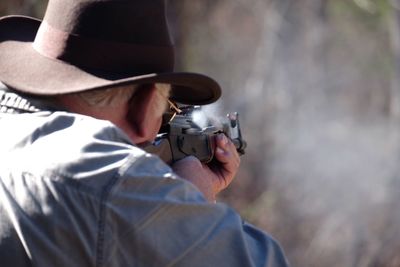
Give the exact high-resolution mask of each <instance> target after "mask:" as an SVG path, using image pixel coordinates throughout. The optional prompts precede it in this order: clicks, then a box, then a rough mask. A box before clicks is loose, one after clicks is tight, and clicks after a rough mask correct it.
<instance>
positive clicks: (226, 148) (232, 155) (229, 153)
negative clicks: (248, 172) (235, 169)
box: [215, 134, 240, 163]
mask: <svg viewBox="0 0 400 267" xmlns="http://www.w3.org/2000/svg"><path fill="white" fill-rule="evenodd" d="M216 144H217V146H216V150H215V153H216V158H217V159H218V161H220V162H221V163H227V162H228V161H231V160H234V161H235V162H239V161H240V157H239V154H238V153H237V151H236V147H235V145H234V144H233V142H232V141H231V140H230V139H229V138H228V137H226V136H225V135H224V134H219V135H218V136H217V138H216Z"/></svg>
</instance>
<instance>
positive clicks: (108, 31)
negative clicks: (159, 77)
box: [33, 0, 174, 79]
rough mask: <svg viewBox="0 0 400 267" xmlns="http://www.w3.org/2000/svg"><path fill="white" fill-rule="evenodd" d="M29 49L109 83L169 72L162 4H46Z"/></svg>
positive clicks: (126, 0) (115, 0) (125, 0)
mask: <svg viewBox="0 0 400 267" xmlns="http://www.w3.org/2000/svg"><path fill="white" fill-rule="evenodd" d="M61 14H62V15H61ZM33 46H34V48H35V49H36V51H37V52H39V53H40V54H42V55H43V56H46V57H48V58H53V59H59V60H62V61H64V62H68V63H69V64H72V65H74V66H77V67H80V68H83V69H86V70H87V71H91V72H92V73H94V72H93V71H105V72H108V73H109V74H110V75H111V76H109V78H111V79H113V77H114V78H115V79H119V78H121V77H122V76H121V75H123V76H125V75H145V74H150V73H162V72H171V71H173V68H174V51H173V46H172V42H171V38H170V35H169V31H168V25H167V19H166V14H165V3H164V1H163V0H151V1H148V0H50V2H49V5H48V8H47V10H46V14H45V18H44V20H43V22H42V23H41V25H40V28H39V30H38V32H37V35H36V38H35V42H34V45H33Z"/></svg>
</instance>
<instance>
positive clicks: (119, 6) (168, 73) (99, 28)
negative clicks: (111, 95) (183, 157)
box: [0, 0, 221, 105]
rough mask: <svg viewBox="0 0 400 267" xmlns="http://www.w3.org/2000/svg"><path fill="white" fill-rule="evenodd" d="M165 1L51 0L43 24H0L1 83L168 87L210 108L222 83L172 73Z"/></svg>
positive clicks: (29, 89) (40, 90)
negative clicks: (153, 84)
mask: <svg viewBox="0 0 400 267" xmlns="http://www.w3.org/2000/svg"><path fill="white" fill-rule="evenodd" d="M173 68H174V48H173V44H172V42H171V38H170V35H169V31H168V25H167V20H166V14H165V2H164V0H102V1H99V0H49V3H48V7H47V10H46V14H45V17H44V19H43V21H40V20H37V19H34V18H31V17H25V16H7V17H3V18H0V81H2V82H3V83H4V84H6V85H8V86H9V87H11V88H13V89H15V90H17V91H20V92H24V93H29V94H34V95H58V94H66V93H74V92H81V91H87V90H92V89H102V88H109V87H118V86H121V85H129V84H145V83H168V84H171V85H172V92H171V98H172V99H173V100H175V101H178V102H181V103H185V104H196V105H202V104H209V103H212V102H214V101H216V100H217V99H218V98H219V97H220V95H221V89H220V87H219V85H218V83H217V82H215V81H214V80H213V79H211V78H210V77H207V76H205V75H201V74H197V73H186V72H184V73H182V72H174V70H173Z"/></svg>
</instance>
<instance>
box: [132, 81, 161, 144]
mask: <svg viewBox="0 0 400 267" xmlns="http://www.w3.org/2000/svg"><path fill="white" fill-rule="evenodd" d="M156 90H157V89H156V87H155V86H154V85H149V86H146V87H142V88H138V90H137V91H136V92H135V94H134V96H133V97H132V99H131V100H130V103H129V111H128V114H127V116H128V117H127V120H128V121H129V122H130V123H131V124H132V126H133V130H134V131H135V134H136V135H137V137H138V138H143V139H147V138H148V136H150V135H152V134H153V131H154V126H153V124H154V123H155V122H154V119H155V117H154V103H155V100H156V97H157V91H156Z"/></svg>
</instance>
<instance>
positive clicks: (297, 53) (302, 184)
mask: <svg viewBox="0 0 400 267" xmlns="http://www.w3.org/2000/svg"><path fill="white" fill-rule="evenodd" d="M46 2H47V1H38V0H37V1H35V0H25V1H24V0H19V1H16V0H1V2H0V14H2V15H6V14H27V15H33V16H37V17H41V16H42V14H43V12H44V8H45V4H46ZM168 15H169V19H170V26H171V29H172V31H173V35H174V38H175V43H176V47H177V63H178V64H177V70H185V71H194V72H200V73H204V74H207V75H209V76H211V77H213V78H215V79H216V80H218V81H219V82H220V84H221V85H222V87H223V96H222V98H221V100H220V101H219V102H218V103H217V104H215V105H211V106H208V107H206V109H208V110H211V112H208V113H209V114H219V115H220V116H223V115H224V114H225V113H227V112H232V111H238V112H239V113H240V118H241V126H242V131H243V134H244V137H245V139H246V140H247V143H248V148H247V153H246V155H244V156H243V157H242V166H241V169H240V173H239V175H238V176H237V179H236V180H235V182H234V183H233V184H232V186H231V188H230V189H229V190H227V191H226V192H225V193H224V195H223V196H222V197H221V201H225V202H227V203H228V204H229V205H231V206H233V207H234V208H236V209H237V210H238V211H239V212H240V213H241V214H242V215H243V217H244V218H245V219H246V220H248V221H250V222H252V223H253V224H255V225H257V226H259V227H261V228H263V229H265V230H266V231H268V232H269V233H270V234H271V235H273V236H274V237H275V238H277V239H278V240H279V241H280V243H281V244H282V246H283V247H284V249H285V251H286V254H287V256H288V259H289V261H290V262H291V263H292V265H293V266H302V267H303V266H304V267H309V266H310V267H312V266H318V267H319V266H329V267H352V266H354V267H399V266H400V253H399V251H400V227H399V225H400V211H399V210H400V209H399V207H398V206H399V204H398V202H399V201H400V177H399V174H400V160H399V159H400V150H399V148H400V0H392V1H389V0H191V1H185V0H170V1H169V9H168Z"/></svg>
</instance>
